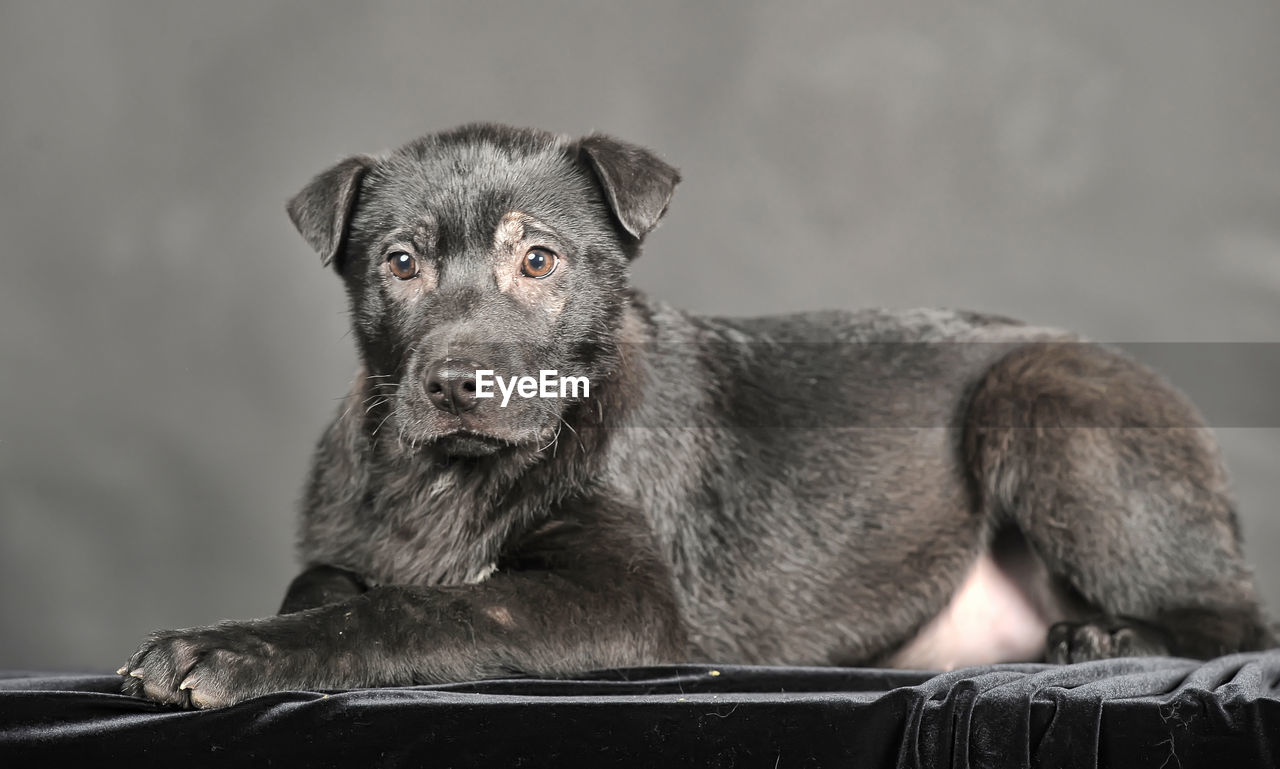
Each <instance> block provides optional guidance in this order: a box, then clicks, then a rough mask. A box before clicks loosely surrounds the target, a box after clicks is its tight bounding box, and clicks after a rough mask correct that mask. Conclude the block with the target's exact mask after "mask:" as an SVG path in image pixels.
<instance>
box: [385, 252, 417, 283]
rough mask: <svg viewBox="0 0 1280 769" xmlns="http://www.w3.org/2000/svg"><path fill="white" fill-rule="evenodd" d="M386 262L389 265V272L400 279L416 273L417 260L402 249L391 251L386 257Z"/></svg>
mask: <svg viewBox="0 0 1280 769" xmlns="http://www.w3.org/2000/svg"><path fill="white" fill-rule="evenodd" d="M387 264H388V265H389V266H390V267H391V274H392V275H395V276H396V277H397V278H399V279H400V280H409V279H410V278H414V277H417V275H418V260H417V259H414V258H413V255H412V254H407V253H405V252H404V251H395V252H393V253H392V254H391V255H390V256H388V257H387Z"/></svg>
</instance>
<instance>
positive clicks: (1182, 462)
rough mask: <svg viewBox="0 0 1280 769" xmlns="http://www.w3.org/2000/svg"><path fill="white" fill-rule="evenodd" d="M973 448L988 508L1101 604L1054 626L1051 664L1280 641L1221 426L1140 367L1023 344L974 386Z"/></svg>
mask: <svg viewBox="0 0 1280 769" xmlns="http://www.w3.org/2000/svg"><path fill="white" fill-rule="evenodd" d="M965 452H966V454H967V456H966V459H967V461H968V463H969V466H970V469H971V472H972V477H973V479H974V481H975V486H976V492H977V496H978V498H979V501H980V504H982V505H983V507H984V509H985V510H986V512H987V513H988V514H989V515H991V516H992V518H993V519H994V520H995V521H996V522H997V523H1003V522H1013V523H1015V524H1016V525H1017V526H1018V527H1019V528H1020V529H1021V530H1022V531H1023V533H1024V534H1025V535H1026V537H1027V540H1028V541H1029V542H1030V543H1031V544H1032V546H1033V547H1034V548H1035V549H1036V550H1037V551H1038V552H1039V554H1040V555H1041V557H1042V558H1044V560H1045V562H1046V564H1047V565H1048V567H1049V570H1050V572H1051V573H1052V574H1053V575H1054V577H1056V578H1057V579H1059V580H1062V581H1063V582H1065V583H1066V584H1067V585H1069V586H1070V587H1071V588H1073V589H1074V590H1075V591H1076V592H1078V593H1079V595H1080V597H1082V598H1083V599H1084V600H1085V601H1086V602H1087V603H1088V604H1089V605H1090V606H1091V607H1092V608H1093V610H1094V611H1096V616H1094V617H1092V618H1087V619H1086V620H1085V621H1083V622H1063V623H1059V624H1057V625H1055V626H1054V627H1053V628H1052V629H1051V630H1050V633H1049V638H1048V650H1047V655H1046V656H1047V658H1048V659H1049V660H1050V661H1054V662H1075V661H1082V660H1087V659H1096V658H1102V657H1114V656H1125V655H1137V654H1176V655H1184V656H1193V657H1211V656H1216V655H1219V654H1224V653H1228V652H1233V651H1239V650H1244V649H1255V648H1261V647H1264V646H1266V645H1269V644H1270V643H1272V642H1273V638H1272V635H1271V631H1270V630H1269V628H1268V627H1267V626H1266V623H1265V621H1264V620H1263V618H1262V616H1261V612H1260V610H1259V608H1258V603H1257V599H1256V596H1255V592H1254V586H1253V579H1252V575H1251V573H1250V571H1249V569H1248V567H1247V566H1246V565H1245V562H1244V559H1243V556H1242V552H1241V547H1240V537H1239V531H1238V527H1237V522H1236V518H1235V512H1234V509H1233V506H1232V503H1231V500H1230V498H1229V495H1228V492H1227V479H1226V473H1225V470H1224V469H1223V467H1222V464H1221V461H1220V459H1219V457H1218V451H1217V448H1216V446H1215V444H1214V441H1213V438H1212V435H1211V434H1210V431H1209V430H1208V429H1207V428H1205V427H1204V426H1203V423H1202V422H1201V421H1200V419H1199V416H1198V415H1197V414H1196V412H1195V411H1194V409H1193V408H1192V407H1191V406H1190V404H1188V403H1187V401H1186V400H1185V399H1184V398H1183V397H1182V396H1181V395H1180V394H1179V393H1177V392H1175V391H1174V390H1172V389H1171V388H1170V387H1169V386H1168V385H1166V384H1165V383H1164V382H1163V381H1162V380H1161V379H1160V378H1159V377H1157V376H1156V375H1155V374H1154V373H1152V372H1151V371H1149V370H1148V369H1146V368H1145V367H1143V366H1141V365H1140V364H1138V363H1136V362H1134V361H1131V360H1129V359H1128V358H1125V357H1123V356H1121V355H1120V354H1119V353H1116V352H1113V351H1109V350H1106V349H1104V348H1100V347H1097V346H1092V345H1086V344H1073V343H1061V344H1049V345H1034V346H1030V347H1025V348H1021V349H1019V350H1017V351H1015V352H1013V353H1011V354H1010V355H1008V356H1006V357H1005V358H1004V359H1003V360H1002V361H1001V362H1000V363H998V364H997V365H996V366H995V367H994V368H993V369H992V370H991V371H990V372H989V373H988V375H987V376H986V378H985V379H984V381H983V382H982V383H981V384H980V385H979V387H978V388H977V390H976V391H975V393H974V396H973V399H972V401H971V403H970V406H969V411H968V414H967V420H966V430H965Z"/></svg>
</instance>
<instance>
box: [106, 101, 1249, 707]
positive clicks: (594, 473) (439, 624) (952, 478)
mask: <svg viewBox="0 0 1280 769" xmlns="http://www.w3.org/2000/svg"><path fill="white" fill-rule="evenodd" d="M678 179H679V175H678V174H677V172H676V170H675V169H674V168H672V167H671V166H669V165H667V164H666V163H664V162H662V161H661V160H659V159H658V158H657V157H655V156H654V155H653V154H651V153H650V152H648V151H646V150H644V149H641V148H639V147H636V146H632V145H630V144H626V143H624V142H621V141H617V140H614V139H611V138H608V137H604V136H591V137H588V138H585V139H581V140H568V139H564V138H561V137H556V136H552V135H549V134H546V133H542V132H537V131H530V130H519V129H511V128H505V127H499V126H487V125H480V126H469V127H465V128H461V129H458V130H455V131H452V132H448V133H443V134H439V135H435V136H428V137H426V138H423V139H420V140H418V141H415V142H413V143H411V144H409V145H407V146H406V147H404V148H402V149H400V150H398V151H396V152H394V153H391V154H390V155H388V156H386V157H382V158H373V157H364V156H361V157H354V158H351V159H349V160H346V161H343V162H342V163H339V164H338V165H337V166H335V167H334V168H332V169H330V170H328V171H326V172H324V173H323V174H321V175H320V176H318V177H316V178H315V179H314V180H313V181H312V182H311V183H310V184H308V185H307V186H306V187H305V188H304V189H303V190H302V191H301V192H300V193H299V194H298V195H297V196H296V197H295V198H294V199H293V200H292V201H291V202H290V204H289V213H290V215H291V216H292V218H293V221H294V223H295V224H296V225H297V227H298V230H299V231H300V232H301V233H302V235H303V237H304V238H305V239H306V240H307V242H308V243H309V244H310V245H311V246H313V247H314V248H315V249H316V250H317V251H319V252H320V255H321V257H322V259H323V261H324V263H325V264H332V265H333V266H334V267H335V268H336V270H337V271H338V273H339V274H340V275H341V276H342V279H343V280H344V281H345V283H346V286H347V290H348V293H349V296H350V301H351V317H352V322H353V326H354V331H355V337H356V340H357V342H358V346H359V352H360V357H361V361H362V364H363V367H362V369H361V371H360V373H359V375H358V376H357V378H356V380H355V385H354V387H353V389H352V392H351V394H350V396H349V397H348V399H347V401H346V403H345V404H344V405H343V407H342V409H341V413H340V415H339V416H338V418H337V419H336V421H334V423H333V424H332V426H330V428H329V430H328V432H327V433H326V434H325V436H324V438H323V440H322V441H321V443H320V446H319V449H318V451H317V454H316V459H315V464H314V469H313V471H312V474H311V478H310V485H309V488H308V492H307V495H306V503H305V509H304V513H303V521H302V531H301V547H302V553H303V557H304V559H305V562H306V564H307V567H308V568H307V570H306V571H304V572H303V573H302V575H301V576H299V577H298V578H297V579H295V580H294V582H293V584H292V585H291V586H290V588H289V591H288V595H287V597H286V598H285V601H284V606H283V607H282V610H281V611H282V613H281V615H279V616H276V617H270V618H267V619H260V620H253V621H248V622H226V623H222V624H219V625H213V626H210V627H204V628H195V629H189V630H180V631H169V632H160V633H156V634H154V635H153V636H151V637H150V639H149V640H147V641H146V643H144V644H143V645H142V647H141V648H140V649H139V650H138V651H137V653H135V654H134V655H133V657H132V658H131V659H130V660H129V663H128V665H126V666H125V667H124V668H122V669H121V671H122V673H123V674H124V675H125V676H126V678H125V691H127V692H130V693H133V694H137V695H141V696H146V697H149V698H151V699H155V700H158V701H160V702H166V703H172V704H176V705H184V706H196V707H210V706H217V705H225V704H228V703H233V702H237V701H240V700H243V699H245V698H248V697H252V696H255V695H258V694H262V693H265V692H270V691H276V690H283V689H300V688H305V689H341V688H352V687H367V686H382V685H404V684H413V683H421V682H438V681H456V680H466V679H474V678H481V677H490V676H499V675H507V674H511V673H527V674H535V675H544V676H554V675H563V674H569V673H573V672H575V671H582V670H586V669H590V668H601V667H614V666H634V665H645V664H651V663H662V662H677V661H687V660H708V661H719V662H741V663H793V664H881V665H900V666H906V665H910V666H918V667H932V668H944V667H951V666H955V665H964V664H977V663H983V662H996V661H1002V660H1010V661H1012V660H1020V659H1045V658H1047V659H1048V660H1050V661H1059V662H1066V661H1077V660H1087V659H1093V658H1098V657H1108V656H1118V655H1129V654H1157V653H1158V654H1164V653H1172V654H1177V655H1187V656H1197V657H1207V656H1212V655H1217V654H1220V653H1225V652H1230V651H1234V650H1241V649H1252V648H1259V647H1262V646H1265V645H1268V644H1270V643H1272V635H1271V631H1270V629H1269V628H1268V627H1267V625H1266V624H1265V623H1264V621H1263V619H1262V617H1261V616H1260V612H1259V608H1258V604H1257V599H1256V597H1255V594H1254V587H1253V583H1252V577H1251V575H1250V572H1249V570H1248V568H1247V567H1246V566H1245V564H1244V562H1243V560H1242V557H1241V548H1240V542H1239V533H1238V530H1237V524H1236V519H1235V515H1234V511H1233V508H1232V503H1231V501H1230V500H1229V498H1228V495H1227V481H1226V476H1225V473H1224V470H1223V468H1222V466H1221V464H1220V462H1219V459H1218V455H1217V450H1216V448H1215V446H1214V443H1213V440H1212V438H1211V436H1210V434H1209V432H1208V430H1207V429H1206V428H1204V427H1203V425H1202V423H1201V422H1200V421H1199V418H1198V417H1197V415H1196V413H1195V411H1194V410H1193V409H1192V407H1191V406H1190V405H1189V404H1188V403H1187V402H1186V401H1185V400H1184V399H1183V398H1182V397H1181V396H1180V395H1179V394H1178V393H1176V392H1175V391H1173V390H1172V389H1171V388H1170V387H1169V386H1168V385H1166V384H1165V383H1164V382H1163V381H1161V380H1160V379H1159V378H1158V377H1157V376H1156V375H1155V374H1153V373H1151V372H1150V371H1148V370H1147V369H1146V368H1144V367H1142V366H1141V365H1139V364H1137V363H1135V362H1134V361H1131V360H1129V359H1127V358H1126V357H1124V356H1122V355H1121V354H1119V353H1118V352H1114V351H1110V350H1107V349H1103V348H1099V347H1097V346H1093V345H1088V344H1084V343H1079V342H1077V341H1075V340H1074V339H1073V338H1072V337H1070V336H1068V335H1066V334H1062V333H1060V332H1054V331H1051V330H1046V329H1034V328H1028V327H1025V326H1021V325H1019V324H1017V323H1015V322H1013V321H1009V320H1007V319H1003V318H995V317H989V316H980V315H974V314H967V313H956V312H943V311H915V312H885V311H867V312H856V313H822V314H809V315H793V316H786V317H776V318H755V319H724V318H708V317H698V316H694V315H690V314H687V313H683V312H680V311H678V310H674V309H672V308H670V307H667V306H665V305H662V304H660V303H657V302H654V301H651V300H649V299H647V298H645V297H643V296H640V295H639V294H637V293H636V292H635V291H633V290H632V289H630V288H629V287H628V282H627V274H628V268H629V265H630V262H631V260H632V259H634V258H636V256H637V255H638V254H639V252H640V243H641V240H642V239H643V238H644V236H645V234H646V233H648V232H649V231H650V230H651V229H652V228H653V227H654V225H656V224H657V222H658V219H659V218H660V217H661V216H662V215H663V213H664V212H665V210H666V208H667V204H668V202H669V200H670V198H671V195H672V191H673V189H674V188H675V185H676V182H677V181H678ZM543 370H546V371H555V372H557V373H558V375H562V376H563V375H571V376H575V377H586V378H587V380H588V381H589V388H590V389H589V392H582V391H578V392H576V393H575V392H569V393H568V394H567V395H566V396H565V397H560V395H561V393H560V392H559V391H558V390H556V389H555V387H552V388H551V391H550V394H553V395H555V396H556V397H549V398H526V397H522V396H523V395H524V394H527V392H528V390H529V389H531V388H527V387H523V385H522V388H523V392H522V391H520V390H515V389H513V388H512V387H511V381H512V377H515V376H519V375H530V376H533V375H535V374H536V373H537V372H539V371H543ZM477 371H481V372H483V373H481V374H480V375H479V376H480V379H479V381H478V379H477ZM489 372H492V374H490V373H489ZM485 377H492V379H491V380H486V379H485ZM497 377H502V378H503V382H505V384H504V385H502V386H503V387H505V388H506V389H505V390H504V391H501V392H499V391H498V390H497V389H495V390H494V391H493V392H494V394H497V395H498V397H492V398H485V397H484V396H485V395H487V394H490V393H489V392H487V388H486V384H487V382H489V381H495V382H496V381H497V380H496V378H497ZM553 382H554V380H553ZM526 384H527V383H526ZM504 394H505V395H506V396H507V400H508V402H507V403H506V404H505V405H503V402H502V401H503V396H504ZM1046 637H1047V639H1048V642H1047V645H1046V640H1045V639H1046Z"/></svg>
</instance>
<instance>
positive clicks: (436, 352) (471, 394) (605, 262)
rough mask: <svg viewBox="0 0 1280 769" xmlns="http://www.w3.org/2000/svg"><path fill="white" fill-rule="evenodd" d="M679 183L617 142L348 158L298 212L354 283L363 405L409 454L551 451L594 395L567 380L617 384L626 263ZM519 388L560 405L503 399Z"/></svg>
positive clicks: (456, 142) (539, 139)
mask: <svg viewBox="0 0 1280 769" xmlns="http://www.w3.org/2000/svg"><path fill="white" fill-rule="evenodd" d="M678 181H679V174H678V173H677V172H676V170H675V169H674V168H672V167H671V166H669V165H667V164H666V163H664V162H663V161H661V160H660V159H658V158H657V157H656V156H654V155H653V154H652V153H650V152H648V151H647V150H644V149H642V148H640V147H636V146H634V145H631V144H627V143H625V142H621V141H618V140H616V139H612V138H609V137H606V136H599V135H596V136H589V137H586V138H583V139H579V140H569V139H565V138H563V137H557V136H553V135H551V134H548V133H544V132H540V131H532V130H523V129H513V128H507V127H503V126H493V125H474V126H466V127H463V128H459V129H457V130H454V131H449V132H446V133H441V134H436V135H432V136H427V137H424V138H422V139H419V140H417V141H414V142H412V143H410V144H408V145H406V146H405V147H402V148H401V149H399V150H397V151H395V152H393V153H390V154H389V155H387V156H384V157H377V158H375V157H368V156H357V157H352V158H349V159H347V160H344V161H342V162H341V163H338V164H337V165H336V166H334V167H333V168H330V169H329V170H327V171H325V172H323V173H321V174H320V175H319V176H317V177H316V178H315V179H313V180H312V181H311V182H310V183H309V184H308V185H307V186H306V187H304V188H303V189H302V191H301V192H299V193H298V194H297V195H296V196H294V198H293V199H292V200H291V201H290V202H289V207H288V208H289V215H290V217H291V218H292V219H293V222H294V224H295V225H296V226H297V228H298V231H299V232H300V233H301V234H302V236H303V238H305V239H306V241H307V242H308V243H309V244H310V245H311V246H312V247H313V248H314V249H315V250H316V251H318V252H319V253H320V257H321V259H322V261H323V262H324V263H325V264H331V265H333V267H334V268H335V269H336V270H337V272H338V273H339V274H340V275H341V276H342V279H343V281H344V282H345V283H346V287H347V292H348V295H349V297H350V302H351V317H352V325H353V330H354V334H355V338H356V340H357V344H358V346H359V352H360V355H361V357H362V359H363V362H364V368H365V372H366V375H367V381H368V388H367V390H366V392H365V393H364V394H366V395H368V396H369V398H370V400H369V401H368V403H366V404H364V405H363V406H362V408H369V407H370V406H369V404H375V406H376V410H375V415H378V414H381V416H379V417H378V418H379V419H380V420H384V422H383V426H382V427H380V428H379V429H381V430H387V431H389V433H390V434H392V435H396V436H398V437H399V438H400V440H401V443H402V444H404V445H408V446H412V447H423V448H425V449H428V450H433V451H437V452H441V453H444V454H448V455H473V456H474V455H482V454H490V453H494V452H497V451H500V450H502V449H503V448H505V447H511V446H522V445H526V446H527V445H530V444H539V443H545V442H546V440H547V438H548V436H550V435H552V434H554V433H556V432H557V430H558V427H559V424H560V422H561V419H562V418H563V414H564V410H565V409H566V408H568V407H569V406H570V404H572V403H574V402H576V401H577V400H579V399H580V398H581V393H582V390H581V386H580V382H578V383H571V385H570V387H569V388H568V390H567V391H566V392H565V393H564V395H565V397H560V395H561V388H560V386H559V378H560V377H587V379H588V381H589V382H590V383H591V384H592V385H597V384H599V383H600V382H602V380H604V379H606V378H607V377H609V376H610V374H611V373H612V372H613V369H614V367H615V366H616V365H617V361H618V339H617V338H618V332H619V326H620V323H621V322H622V311H623V308H624V307H625V306H626V302H627V296H628V294H627V291H628V289H627V273H628V265H629V263H630V260H631V259H632V258H634V257H635V256H636V254H637V253H638V251H639V245H640V241H641V240H642V239H643V238H644V236H645V234H646V233H648V232H649V231H650V230H651V229H652V228H653V227H654V225H656V224H657V222H658V219H659V218H661V216H662V214H663V213H664V212H665V211H666V208H667V203H668V201H670V199H671V194H672V192H673V191H674V189H675V185H676V183H677V182H678ZM477 371H491V372H493V374H492V375H482V376H481V379H480V383H479V385H480V386H479V388H477V375H476V372H477ZM550 371H555V372H556V374H555V375H554V377H552V376H551V375H544V374H542V373H541V372H550ZM499 377H501V378H502V383H501V384H500V382H499ZM516 377H534V378H536V379H539V380H540V381H539V385H538V389H539V391H540V393H541V392H544V391H546V392H554V393H555V394H556V397H523V394H522V391H520V390H516V391H511V394H510V396H509V397H507V398H504V392H503V390H502V386H501V385H502V384H505V386H506V387H510V386H511V384H512V382H513V381H516V380H515V379H514V378H516ZM548 379H549V380H550V381H551V382H552V384H551V386H550V387H549V388H546V387H545V385H544V384H543V381H542V380H548ZM528 384H529V383H528V382H527V381H526V382H524V383H523V385H522V386H523V393H527V392H528V391H529V387H528ZM478 389H479V392H478ZM486 391H487V392H489V393H491V397H483V396H484V395H485V392H486ZM575 393H576V397H575ZM592 394H593V395H594V393H592ZM374 396H380V397H374ZM383 399H385V402H382V403H379V402H380V401H383ZM504 399H505V400H506V401H507V402H506V405H505V406H504V405H503V401H504Z"/></svg>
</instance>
